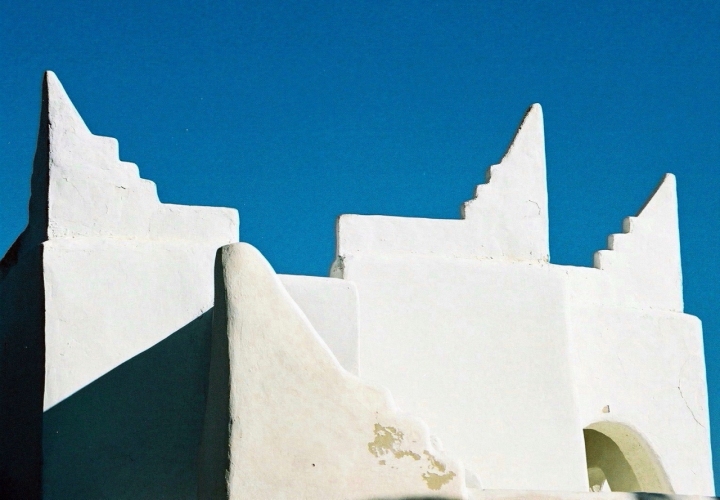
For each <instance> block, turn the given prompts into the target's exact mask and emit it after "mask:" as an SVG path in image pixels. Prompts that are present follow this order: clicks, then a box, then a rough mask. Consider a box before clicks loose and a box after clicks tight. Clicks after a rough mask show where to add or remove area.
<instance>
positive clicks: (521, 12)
mask: <svg viewBox="0 0 720 500" xmlns="http://www.w3.org/2000/svg"><path fill="white" fill-rule="evenodd" d="M240 4H241V2H234V1H217V2H210V1H195V2H184V1H176V2H167V1H162V0H159V1H154V2H147V1H137V0H125V1H123V2H112V3H111V2H96V1H89V0H86V1H75V2H72V1H70V2H59V1H37V2H10V1H9V0H5V1H3V2H2V5H0V67H2V68H3V71H2V72H0V112H1V115H0V117H1V118H2V119H0V185H2V186H3V188H4V189H3V197H2V198H1V199H0V247H2V248H3V249H4V248H7V247H8V246H9V245H10V244H11V243H12V241H13V239H14V238H15V237H16V236H17V235H18V234H19V233H20V231H21V230H22V229H23V227H24V225H25V223H26V221H27V202H28V195H29V179H30V167H31V163H32V156H33V151H34V141H35V136H36V133H37V119H38V111H39V101H40V81H41V77H42V72H43V71H44V70H46V69H52V70H53V71H55V72H56V73H57V75H58V76H59V78H60V80H61V81H62V82H63V84H64V86H65V88H66V90H67V91H68V93H69V94H70V97H71V98H72V100H73V102H74V103H75V105H76V107H77V108H78V110H79V111H80V113H81V115H82V116H83V117H84V119H85V121H86V123H87V124H88V126H89V127H90V129H91V130H92V131H93V132H94V133H96V134H101V135H109V136H112V137H116V138H118V139H119V141H120V153H121V157H122V159H124V160H127V161H132V162H135V163H137V164H138V165H139V167H140V172H141V174H142V175H143V177H145V178H148V179H152V180H153V181H155V182H156V183H157V185H158V191H159V194H160V197H161V199H162V200H163V201H165V202H173V203H183V204H199V205H219V206H230V207H236V208H238V209H239V211H240V217H241V239H242V240H244V241H248V242H250V243H252V244H254V245H255V246H257V247H258V248H259V249H260V250H261V251H262V252H263V253H264V254H265V255H266V257H267V258H268V259H269V260H270V262H271V263H272V264H273V265H274V266H275V268H276V270H277V271H279V272H285V273H298V274H315V275H326V274H327V270H328V268H329V265H330V263H331V261H332V258H333V254H334V224H335V218H336V216H337V215H339V214H341V213H374V214H390V215H406V216H421V217H443V218H454V217H458V210H459V206H460V204H461V203H462V202H463V201H465V200H467V199H469V198H471V197H472V193H473V189H474V186H475V185H476V184H478V183H480V182H482V181H483V179H484V172H485V169H486V167H487V166H489V165H491V164H493V163H495V162H497V161H498V160H499V159H500V157H501V156H502V154H503V152H504V151H505V148H506V147H507V144H508V142H509V141H510V139H511V138H512V135H513V132H514V130H515V127H516V126H517V125H518V123H519V121H520V119H521V117H522V115H523V113H524V111H525V109H526V108H527V106H528V105H530V104H531V103H533V102H540V103H541V104H542V105H543V109H544V114H545V127H546V129H545V134H546V141H547V145H546V147H547V160H548V190H549V196H550V217H551V221H550V245H551V261H552V262H554V263H558V264H574V265H590V263H591V261H592V254H593V252H594V251H595V250H598V249H602V248H605V245H606V241H605V239H606V236H607V235H608V234H610V233H613V232H619V231H620V224H621V221H622V219H623V218H624V217H625V216H628V215H634V214H635V213H636V212H637V210H638V209H639V208H640V207H641V206H642V204H643V202H644V201H645V199H646V198H647V196H648V195H649V194H650V193H651V192H652V190H653V188H654V187H655V185H656V184H657V183H658V182H659V181H660V179H661V177H662V174H664V173H665V172H673V173H675V174H676V176H677V180H678V196H679V203H680V231H681V238H682V253H683V255H682V256H683V267H684V280H685V303H686V311H687V312H689V313H691V314H695V315H697V316H699V317H700V318H701V319H702V320H703V323H704V329H705V350H706V358H707V372H708V379H709V388H710V411H711V420H712V427H713V428H714V429H716V432H715V435H714V438H713V440H714V454H715V457H716V464H720V311H718V304H719V303H720V266H718V265H717V263H716V259H717V256H718V255H720V121H719V120H718V116H720V92H719V91H718V89H720V2H717V1H715V0H710V1H694V2H657V1H655V2H620V1H606V2H596V3H595V5H589V4H590V3H589V2H588V3H585V5H584V6H580V5H579V4H580V2H569V1H568V2H564V1H556V2H544V3H540V2H517V1H483V2H466V3H461V2H457V3H449V2H448V3H445V2H440V3H436V2H392V1H383V2H326V1H315V2H276V1H268V0H266V1H264V2H252V4H255V5H251V2H247V4H245V5H240ZM2 252H4V251H1V252H0V253H2ZM716 469H717V467H716Z"/></svg>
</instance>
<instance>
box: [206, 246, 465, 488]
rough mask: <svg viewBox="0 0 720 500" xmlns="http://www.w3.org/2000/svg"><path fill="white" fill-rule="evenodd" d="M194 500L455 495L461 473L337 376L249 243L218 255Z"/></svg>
mask: <svg viewBox="0 0 720 500" xmlns="http://www.w3.org/2000/svg"><path fill="white" fill-rule="evenodd" d="M216 273H217V274H216V298H215V310H214V318H213V346H212V359H211V368H210V370H211V371H210V392H209V395H208V411H207V414H206V420H205V434H204V438H203V445H202V450H201V456H200V464H201V469H200V470H201V472H200V498H202V499H206V498H208V499H209V498H230V499H240V498H247V499H265V498H298V499H334V498H346V499H370V498H393V497H410V496H413V495H415V496H433V497H437V498H465V497H466V494H467V493H466V490H465V480H464V474H463V469H462V467H461V466H460V465H459V464H458V463H457V462H456V461H454V460H450V459H448V458H446V457H444V456H443V455H442V454H441V453H440V452H439V451H438V450H436V449H435V448H434V447H433V445H432V444H431V443H430V437H429V434H428V430H427V428H426V427H425V425H424V424H423V423H422V422H420V421H418V420H415V419H413V418H410V417H408V416H406V415H402V414H400V413H398V411H397V410H396V408H395V407H394V404H393V403H392V400H391V399H390V397H389V394H388V393H387V391H386V390H384V389H380V388H376V387H373V386H369V385H367V384H366V383H364V382H362V381H361V380H360V379H359V378H357V377H355V376H353V375H351V374H350V373H348V372H347V371H345V370H344V369H343V368H342V367H341V366H340V364H339V363H338V361H337V359H336V358H335V357H334V356H333V354H332V352H331V351H330V349H329V348H328V347H327V345H325V343H324V342H323V341H322V339H321V337H320V336H319V335H318V333H317V332H316V331H315V329H314V328H313V327H312V325H311V324H310V322H309V321H308V319H307V317H306V316H305V315H304V314H303V313H302V311H301V310H300V308H299V307H298V306H297V304H296V303H295V302H294V301H293V300H292V298H291V297H290V295H289V294H288V293H287V291H286V289H285V287H284V286H283V284H282V282H281V280H280V279H279V278H278V276H277V275H276V274H275V273H274V271H273V270H272V268H271V267H270V265H269V264H268V262H267V261H266V260H265V259H264V258H263V257H262V256H261V255H260V253H259V252H258V251H257V250H256V249H255V248H253V247H251V246H250V245H247V244H244V243H238V244H235V245H229V246H226V247H223V248H222V249H221V250H220V251H219V253H218V262H217V268H216Z"/></svg>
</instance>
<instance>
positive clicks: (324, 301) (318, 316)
mask: <svg viewBox="0 0 720 500" xmlns="http://www.w3.org/2000/svg"><path fill="white" fill-rule="evenodd" d="M278 276H279V277H280V281H281V282H282V284H283V286H284V287H285V289H286V290H287V291H288V293H289V294H290V296H291V297H292V298H293V300H294V301H295V303H296V304H297V305H298V306H299V307H300V309H302V311H303V313H305V316H306V317H307V318H308V320H310V323H311V324H312V326H313V328H315V330H316V331H317V332H318V334H319V335H320V337H322V339H323V340H324V341H325V343H326V344H327V346H328V347H329V348H330V350H331V351H332V352H333V354H334V355H335V358H336V359H337V360H338V362H339V363H340V365H341V366H342V367H343V368H345V369H346V370H347V371H349V372H350V373H352V374H353V375H357V374H358V298H357V288H356V287H355V284H354V283H352V282H349V281H346V280H339V279H336V278H319V277H316V276H297V275H290V274H280V275H278Z"/></svg>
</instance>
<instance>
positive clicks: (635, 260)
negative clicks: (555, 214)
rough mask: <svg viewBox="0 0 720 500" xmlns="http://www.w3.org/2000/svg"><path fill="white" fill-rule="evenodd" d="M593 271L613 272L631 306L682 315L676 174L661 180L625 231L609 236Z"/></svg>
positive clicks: (624, 223) (625, 221) (625, 225)
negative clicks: (674, 312)
mask: <svg viewBox="0 0 720 500" xmlns="http://www.w3.org/2000/svg"><path fill="white" fill-rule="evenodd" d="M595 267H596V268H598V269H601V270H604V271H609V272H612V273H616V277H615V278H614V280H616V281H618V282H619V283H621V285H620V286H619V287H618V291H619V292H620V293H621V294H622V296H623V300H626V301H628V302H629V303H632V304H637V305H641V306H642V305H645V306H649V307H654V308H659V309H668V310H672V311H678V312H681V311H682V310H683V296H682V265H681V261H680V232H679V228H678V206H677V191H676V182H675V176H674V175H672V174H665V176H664V177H663V179H662V181H661V182H660V184H659V185H658V187H657V188H656V189H655V191H654V192H653V194H652V195H651V196H650V198H649V199H648V201H647V202H646V203H645V205H643V208H642V209H640V211H639V212H638V214H637V215H636V216H635V217H627V218H626V219H625V220H624V221H623V232H622V233H621V234H612V235H610V236H609V237H608V250H601V251H599V252H597V253H596V254H595Z"/></svg>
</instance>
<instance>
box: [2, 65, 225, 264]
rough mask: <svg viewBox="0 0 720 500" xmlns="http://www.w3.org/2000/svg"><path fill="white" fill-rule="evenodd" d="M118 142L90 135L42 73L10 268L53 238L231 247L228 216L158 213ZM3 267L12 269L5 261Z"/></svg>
mask: <svg viewBox="0 0 720 500" xmlns="http://www.w3.org/2000/svg"><path fill="white" fill-rule="evenodd" d="M118 151H119V148H118V141H117V140H116V139H114V138H111V137H102V136H97V135H93V134H92V133H91V132H90V130H89V129H88V127H87V126H86V125H85V122H84V121H83V119H82V117H81V116H80V114H79V113H78V111H77V109H76V108H75V106H74V105H73V103H72V101H71V100H70V98H69V97H68V94H67V92H65V89H64V88H63V86H62V84H61V83H60V80H59V79H58V78H57V76H56V75H55V74H54V73H53V72H52V71H48V72H46V73H45V75H44V78H43V83H42V107H41V112H40V128H39V130H38V142H37V149H36V152H35V159H34V161H33V174H32V181H31V198H30V211H29V212H30V214H29V222H28V228H27V229H26V230H25V232H24V233H23V235H22V236H21V237H20V238H19V239H18V241H17V242H16V244H15V245H14V249H13V253H14V255H15V257H14V259H13V260H17V258H19V256H20V255H22V254H24V253H25V252H26V251H27V250H29V249H31V248H33V247H35V246H36V245H38V244H40V243H42V242H43V241H46V240H48V239H53V238H64V237H78V236H90V237H112V238H133V239H158V238H161V239H182V240H188V239H189V240H203V239H209V240H210V241H217V244H218V245H222V244H225V243H228V242H230V241H235V240H237V226H238V216H237V212H236V211H235V210H231V209H224V208H210V207H190V206H181V205H163V204H161V203H160V201H159V199H158V196H157V190H156V187H155V184H154V183H153V182H151V181H148V180H145V179H142V178H140V175H139V172H138V168H137V165H135V164H133V163H128V162H124V161H121V160H120V158H119V154H118ZM4 260H5V261H6V262H4V263H3V264H4V265H7V266H8V267H9V266H11V265H12V263H11V262H9V260H8V259H4Z"/></svg>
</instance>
